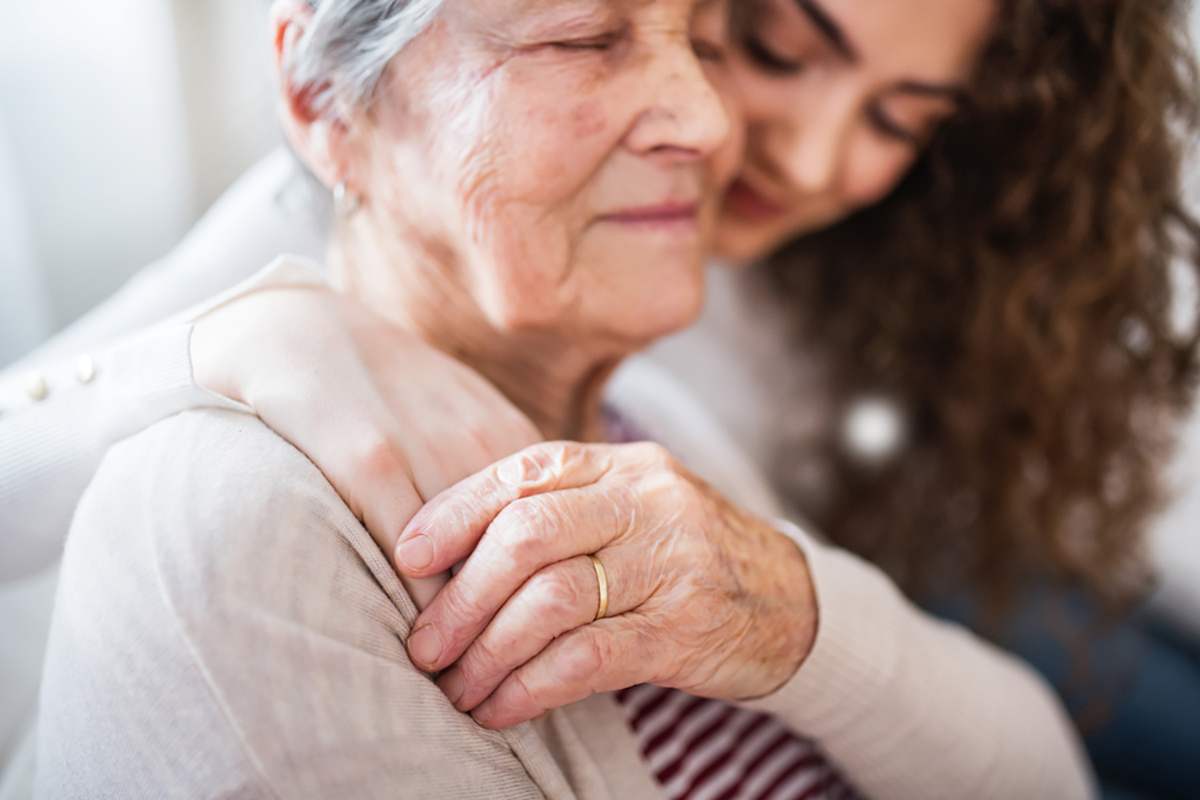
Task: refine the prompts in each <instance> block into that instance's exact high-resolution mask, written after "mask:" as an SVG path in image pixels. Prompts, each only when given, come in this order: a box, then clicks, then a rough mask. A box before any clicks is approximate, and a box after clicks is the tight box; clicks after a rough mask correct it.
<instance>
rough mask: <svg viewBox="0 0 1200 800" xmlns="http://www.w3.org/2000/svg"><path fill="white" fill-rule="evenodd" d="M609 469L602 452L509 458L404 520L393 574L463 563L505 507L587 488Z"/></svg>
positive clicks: (560, 448) (543, 451) (579, 449)
mask: <svg viewBox="0 0 1200 800" xmlns="http://www.w3.org/2000/svg"><path fill="white" fill-rule="evenodd" d="M608 468H609V457H608V451H607V448H605V447H604V446H599V445H583V444H577V443H573V442H546V443H542V444H537V445H534V446H532V447H528V448H526V449H524V450H522V451H521V452H519V453H517V454H515V455H513V456H509V457H508V458H505V459H503V460H501V461H498V462H496V463H495V464H493V465H492V466H490V467H488V468H487V469H485V470H483V471H482V472H480V473H477V474H476V475H473V476H472V477H470V478H467V479H466V480H464V481H461V482H459V483H458V484H456V485H454V486H452V487H450V488H449V489H447V490H446V491H445V492H442V493H441V494H439V495H438V496H437V497H435V498H433V500H431V501H430V502H429V503H427V504H426V505H425V506H424V507H423V508H422V509H421V510H420V511H419V512H417V514H416V515H415V516H414V517H413V518H412V519H411V520H410V521H409V523H408V525H407V526H406V527H405V529H404V531H403V532H402V533H401V534H400V538H399V541H398V542H397V544H396V547H395V550H394V560H395V564H396V569H397V571H399V572H400V573H402V574H407V575H413V576H422V575H429V574H432V573H438V572H442V571H444V570H447V569H449V568H450V566H451V565H452V564H456V563H458V562H459V561H462V560H463V559H464V558H466V557H467V556H468V555H469V554H470V553H471V551H472V550H474V548H475V545H476V543H477V542H478V541H479V540H480V538H481V537H482V536H483V533H484V531H485V530H486V529H487V527H488V525H489V524H491V522H492V520H493V519H495V518H496V516H497V515H498V514H499V513H500V511H501V510H502V509H504V508H505V507H506V506H508V505H509V504H511V503H513V502H515V501H517V500H520V499H522V498H526V497H530V496H531V495H535V494H539V493H542V492H549V491H553V490H556V489H566V488H576V487H581V486H587V485H589V484H592V483H594V482H596V481H598V480H599V479H600V478H601V477H602V476H603V475H604V474H605V472H607V470H608Z"/></svg>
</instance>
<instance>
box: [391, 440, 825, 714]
mask: <svg viewBox="0 0 1200 800" xmlns="http://www.w3.org/2000/svg"><path fill="white" fill-rule="evenodd" d="M589 553H594V554H596V556H597V557H598V558H599V559H600V561H601V563H602V564H603V566H604V568H605V571H606V573H607V576H608V591H609V599H608V603H609V605H608V614H607V617H606V618H605V619H601V620H596V621H593V620H594V617H595V615H596V611H597V602H598V585H597V584H598V579H597V575H596V572H595V570H594V567H593V565H592V563H591V561H590V559H589V558H588V557H587V554H589ZM395 555H396V564H397V568H398V570H399V571H400V572H401V573H402V574H406V575H410V576H423V575H428V574H433V573H437V572H440V571H442V570H445V569H446V568H448V567H449V566H450V565H452V564H454V563H457V562H459V561H461V560H462V559H464V558H465V559H466V562H465V564H463V566H462V569H461V570H460V571H459V572H458V573H457V574H456V575H455V576H454V577H453V578H452V579H451V580H450V582H449V583H448V584H447V585H446V586H445V587H444V588H443V589H442V590H441V591H440V592H439V593H438V595H437V597H436V598H435V599H434V600H433V602H432V603H431V604H430V605H429V606H428V607H427V608H426V609H425V610H424V611H423V612H422V613H421V615H420V616H419V617H418V619H417V621H416V623H415V624H414V626H413V633H412V635H411V636H410V637H409V640H408V647H409V654H410V656H411V657H412V659H413V661H414V663H416V664H417V665H418V666H419V667H422V668H424V669H427V670H429V671H437V670H445V671H444V672H443V673H442V674H441V675H440V677H439V678H438V685H439V686H440V687H441V688H442V690H443V691H444V692H445V693H446V695H447V696H448V697H449V698H450V700H451V701H452V702H453V703H454V705H455V706H456V707H457V708H458V709H459V710H461V711H471V712H472V714H473V716H474V717H475V719H476V721H477V722H479V723H480V724H481V725H484V726H486V727H490V728H505V727H508V726H510V725H515V724H517V723H520V722H523V721H525V720H529V719H532V718H534V717H537V716H539V715H541V714H542V713H543V712H545V711H547V710H549V709H552V708H557V707H559V706H563V705H567V704H569V703H573V702H576V701H578V700H581V699H583V698H585V697H587V696H588V695H590V694H592V693H595V692H603V691H615V690H618V689H621V688H624V687H626V686H631V685H635V684H638V683H654V684H658V685H662V686H669V687H675V688H678V689H682V690H684V691H687V692H690V693H692V694H696V695H701V696H707V697H714V698H719V699H726V700H740V699H748V698H753V697H759V696H762V695H765V694H768V693H770V692H771V691H773V690H774V689H776V688H778V687H779V686H780V685H782V684H783V683H784V682H785V681H786V680H787V679H788V678H789V677H790V676H791V675H792V674H793V673H794V672H795V670H796V669H797V667H798V666H799V664H800V663H801V662H802V661H803V659H804V658H805V657H806V655H807V654H808V652H809V650H810V649H811V647H812V642H813V639H814V636H815V631H816V607H815V605H816V603H815V599H814V595H813V591H812V587H811V584H810V580H809V575H808V569H807V565H806V563H805V560H804V556H803V554H802V553H801V551H800V549H799V548H798V547H797V546H796V545H795V544H794V543H793V542H791V541H790V540H789V539H788V538H787V537H786V536H785V535H783V534H781V533H779V532H778V531H776V530H775V529H773V528H772V527H771V526H770V525H768V524H767V523H765V522H764V521H762V520H760V519H758V518H756V517H754V516H753V515H750V514H748V513H746V512H744V511H742V510H740V509H738V508H737V507H735V506H733V505H732V504H731V503H729V502H727V501H726V500H724V499H723V498H722V497H721V496H720V495H718V494H717V493H716V492H715V491H714V490H713V489H712V488H711V487H709V486H707V485H706V484H704V483H703V482H702V481H700V480H699V479H698V478H696V477H695V476H693V475H691V474H690V473H688V472H687V471H686V470H684V469H683V468H682V467H681V466H680V465H679V464H678V463H677V462H676V461H675V460H674V459H673V458H672V457H671V456H670V455H669V454H668V453H667V452H666V451H665V450H663V449H662V448H661V447H659V446H657V445H654V444H632V445H585V444H576V443H564V442H555V443H544V444H539V445H534V446H532V447H530V448H527V449H525V450H524V451H522V452H520V453H518V454H516V455H514V456H510V457H509V458H506V459H504V460H502V461H500V462H498V463H497V464H495V465H493V466H491V467H489V468H487V469H485V470H484V471H482V472H480V473H478V474H476V475H474V476H472V477H470V478H468V479H466V480H465V481H463V482H461V483H459V484H457V485H456V486H454V487H451V488H450V489H449V490H447V491H445V492H443V493H442V494H440V495H439V496H438V497H436V498H434V500H433V501H431V502H430V503H429V504H427V505H426V506H425V507H424V508H422V509H421V511H420V512H418V514H417V515H416V516H415V517H414V518H413V519H412V520H411V521H410V523H409V524H408V526H407V527H406V528H405V530H404V532H403V533H402V534H401V536H400V540H399V543H398V547H397V548H396V551H395Z"/></svg>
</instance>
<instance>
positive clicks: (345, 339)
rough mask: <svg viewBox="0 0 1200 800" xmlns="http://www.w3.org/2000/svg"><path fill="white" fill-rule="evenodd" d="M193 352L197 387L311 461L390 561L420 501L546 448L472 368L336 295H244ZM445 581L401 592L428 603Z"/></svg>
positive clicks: (278, 291)
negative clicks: (242, 407) (245, 410)
mask: <svg viewBox="0 0 1200 800" xmlns="http://www.w3.org/2000/svg"><path fill="white" fill-rule="evenodd" d="M191 349H192V365H193V375H194V377H195V380H196V382H197V383H199V384H200V385H201V386H203V387H205V388H207V389H209V390H210V391H213V392H216V393H217V394H220V395H223V396H225V397H227V398H229V399H231V400H235V401H238V402H242V403H245V404H247V405H248V406H250V407H251V408H252V409H253V410H254V411H255V413H257V414H258V416H259V417H260V418H261V419H262V420H263V422H265V423H266V424H267V425H268V426H270V427H271V428H272V429H273V430H274V431H275V432H276V433H278V434H279V435H280V436H282V437H283V438H284V439H286V440H288V441H289V442H291V443H292V444H293V445H294V446H295V447H296V448H297V449H299V450H300V451H301V452H303V453H304V454H305V455H307V456H308V457H309V458H310V459H311V460H312V461H313V463H315V464H316V465H317V467H319V468H320V469H321V471H322V472H323V473H324V474H325V477H326V478H328V479H329V482H330V483H331V484H333V486H334V488H335V489H337V491H338V493H339V494H340V495H341V496H342V499H343V500H344V501H345V502H346V504H347V505H348V506H349V507H350V508H351V510H353V511H354V513H355V514H356V515H357V516H358V517H359V519H361V520H362V521H363V523H364V524H365V525H366V527H367V529H368V530H369V531H370V532H371V534H372V536H373V537H374V538H375V540H376V541H377V542H378V543H379V546H380V548H381V549H382V550H383V552H384V553H391V552H392V551H393V550H394V548H395V543H396V540H397V538H398V537H399V535H400V532H401V530H402V529H403V528H404V526H405V524H406V523H407V522H408V520H409V519H410V518H411V517H412V516H413V514H415V513H416V512H417V510H418V509H419V508H420V507H421V506H422V504H423V503H424V502H425V500H427V499H429V498H432V497H433V496H434V495H436V494H437V493H438V492H440V491H442V490H443V489H445V488H447V487H448V486H450V485H452V484H453V483H455V482H456V481H459V480H461V479H462V478H465V477H466V476H468V475H471V474H473V473H475V472H478V471H479V470H482V469H483V468H484V467H486V466H487V465H489V464H491V463H493V462H495V461H497V460H499V459H501V458H503V457H504V456H506V455H509V454H511V453H514V452H516V451H518V450H520V449H521V448H523V447H525V446H527V445H529V444H532V443H534V442H536V441H538V440H540V439H541V436H540V435H539V433H538V431H537V429H536V428H535V427H534V426H533V424H532V423H531V422H529V420H528V419H527V418H526V417H525V416H524V415H523V414H522V413H521V412H520V411H518V410H517V409H516V407H515V406H513V405H512V404H511V403H510V402H509V401H508V400H507V399H506V398H505V397H504V396H503V395H501V394H500V392H499V391H498V390H497V389H495V388H494V387H493V386H492V385H491V384H490V383H488V382H487V381H486V380H484V379H483V378H482V377H480V376H479V375H478V374H476V373H475V372H474V371H472V370H471V369H469V368H467V367H465V366H463V365H462V364H460V363H459V362H457V361H455V360H454V359H452V358H450V357H449V356H447V355H445V354H444V353H441V352H440V351H437V350H435V349H433V348H431V347H430V346H428V345H427V344H425V343H424V342H422V341H421V340H420V339H418V338H416V337H414V336H412V335H410V334H408V333H406V332H405V331H403V330H400V329H399V328H397V327H395V326H394V325H391V324H389V323H388V322H386V321H384V320H383V319H382V318H380V317H379V316H377V315H375V314H373V313H372V312H371V311H369V310H368V309H367V308H365V307H363V306H362V305H360V304H358V303H356V302H354V301H352V300H350V299H347V298H346V297H345V296H343V295H341V294H338V293H337V292H335V291H333V290H331V289H327V288H322V287H299V288H269V289H261V290H258V291H254V292H251V293H250V294H247V295H244V296H242V297H240V298H238V299H236V300H233V301H231V302H230V303H227V304H225V305H222V306H220V307H218V308H216V309H215V310H213V311H210V312H208V313H207V314H205V315H204V316H203V317H202V318H201V319H199V320H198V321H197V322H196V325H195V329H194V331H193V333H192V345H191ZM442 582H444V577H443V578H441V579H436V578H435V579H433V580H429V581H425V582H424V583H423V584H414V583H412V582H408V581H406V585H407V586H408V589H409V591H410V593H412V594H413V596H414V600H416V602H417V604H418V606H423V605H424V604H425V603H426V602H428V600H429V599H430V598H431V597H432V593H433V592H434V591H436V588H437V587H438V586H440V585H441V583H442Z"/></svg>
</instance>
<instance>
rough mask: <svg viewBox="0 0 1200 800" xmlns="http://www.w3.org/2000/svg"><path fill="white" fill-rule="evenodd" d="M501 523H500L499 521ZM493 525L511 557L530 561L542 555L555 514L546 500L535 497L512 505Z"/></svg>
mask: <svg viewBox="0 0 1200 800" xmlns="http://www.w3.org/2000/svg"><path fill="white" fill-rule="evenodd" d="M497 523H498V524H497ZM493 525H496V527H497V528H498V529H499V530H498V531H497V532H498V533H500V538H501V540H502V542H503V543H504V546H505V548H506V549H507V550H508V554H509V557H510V558H511V559H512V560H513V561H515V562H516V563H518V564H530V563H533V562H535V561H537V559H538V558H539V557H540V556H541V554H542V552H543V551H544V549H545V547H546V543H547V540H548V539H549V538H550V536H551V533H550V531H551V530H552V529H553V524H552V518H551V516H550V515H549V514H547V513H546V511H545V508H544V507H543V503H541V502H539V501H538V500H537V499H535V498H528V499H525V500H518V501H516V502H515V503H512V504H511V505H509V506H508V507H507V508H506V509H505V510H504V511H503V512H502V513H501V515H500V517H497V520H496V522H495V523H493Z"/></svg>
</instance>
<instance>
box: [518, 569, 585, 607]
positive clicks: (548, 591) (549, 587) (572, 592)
mask: <svg viewBox="0 0 1200 800" xmlns="http://www.w3.org/2000/svg"><path fill="white" fill-rule="evenodd" d="M529 591H530V593H531V595H532V596H533V598H534V599H533V603H534V605H535V607H536V609H537V610H538V611H539V612H541V613H542V614H547V615H549V614H554V613H555V612H561V611H562V610H565V609H573V608H577V607H578V606H580V605H581V604H582V603H583V601H584V596H583V587H582V586H581V584H580V582H579V581H578V580H576V579H575V578H574V576H573V575H571V574H569V573H568V572H567V570H565V569H553V570H543V571H542V572H539V573H538V574H536V575H534V576H533V577H532V578H530V580H529Z"/></svg>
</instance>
